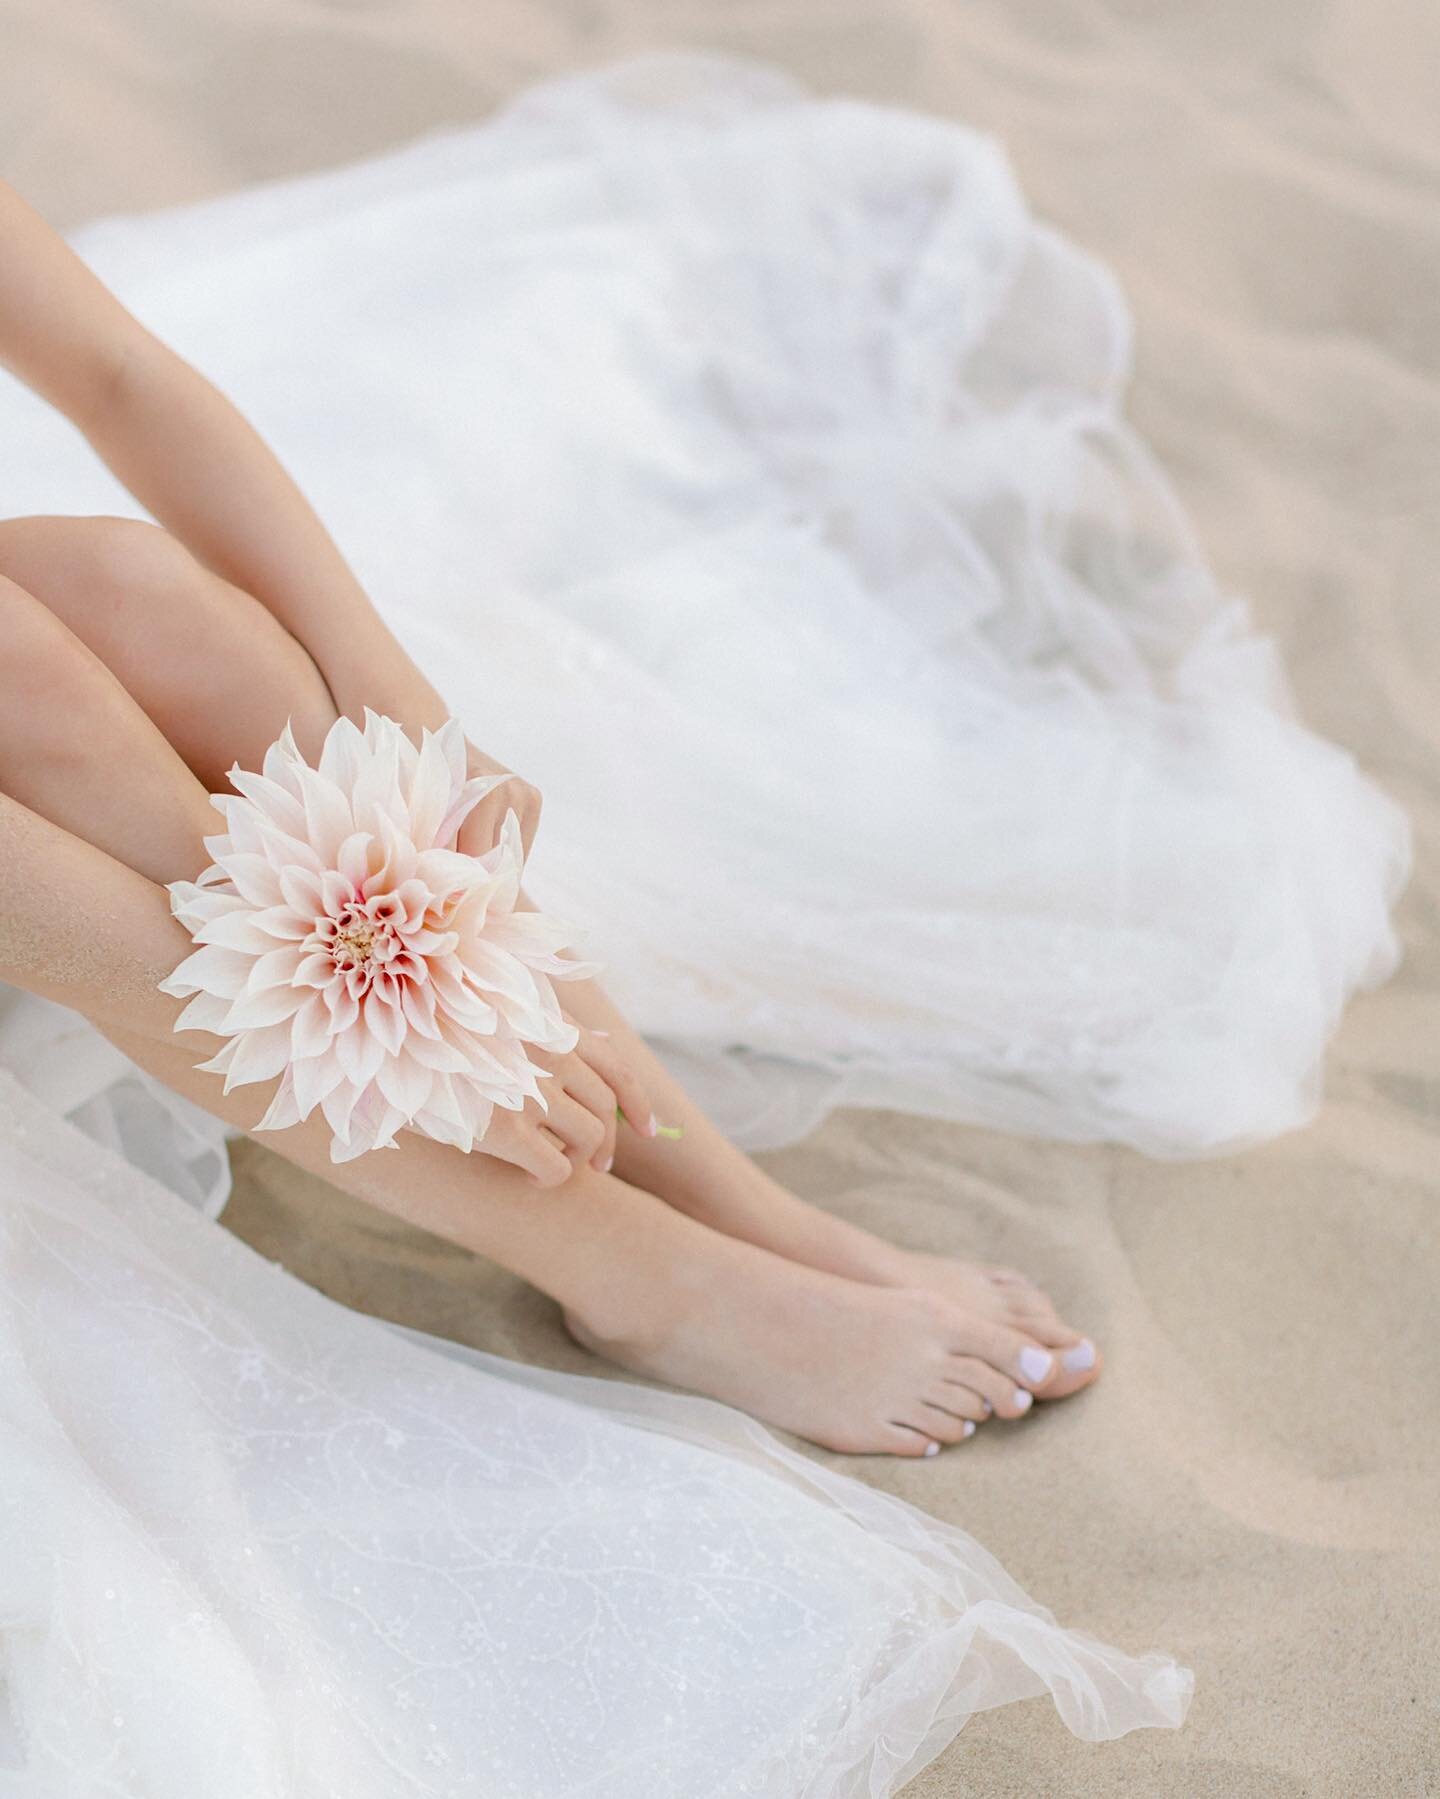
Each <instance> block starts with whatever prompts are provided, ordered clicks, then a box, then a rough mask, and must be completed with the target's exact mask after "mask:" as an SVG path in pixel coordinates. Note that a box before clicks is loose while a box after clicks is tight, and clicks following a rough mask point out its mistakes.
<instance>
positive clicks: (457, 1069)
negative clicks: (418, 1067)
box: [405, 1036, 470, 1074]
mask: <svg viewBox="0 0 1440 1799" xmlns="http://www.w3.org/2000/svg"><path fill="white" fill-rule="evenodd" d="M405 1048H406V1051H407V1052H408V1053H409V1054H410V1055H412V1056H414V1058H415V1060H416V1061H417V1062H419V1063H422V1064H423V1065H424V1066H425V1067H426V1068H433V1069H434V1070H435V1072H436V1073H437V1074H463V1073H464V1072H465V1071H466V1069H468V1068H469V1066H470V1062H469V1060H468V1058H467V1057H466V1055H465V1053H464V1051H463V1050H458V1049H456V1048H455V1046H454V1044H452V1043H447V1042H445V1040H444V1038H443V1037H420V1036H412V1037H407V1038H406V1040H405Z"/></svg>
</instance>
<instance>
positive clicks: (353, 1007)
mask: <svg viewBox="0 0 1440 1799" xmlns="http://www.w3.org/2000/svg"><path fill="white" fill-rule="evenodd" d="M323 997H324V1000H325V1004H326V1007H327V1008H328V1009H329V1013H330V1030H331V1033H332V1035H337V1036H338V1034H339V1033H340V1032H341V1031H349V1030H353V1029H354V1027H355V1023H356V1021H357V1020H358V1018H359V1017H360V1002H359V1000H358V999H356V998H355V996H354V994H353V993H349V992H347V991H346V989H345V988H344V987H341V986H337V985H336V984H335V983H334V982H333V981H332V982H331V984H330V985H329V986H328V987H327V988H326V989H325V992H324V995H323Z"/></svg>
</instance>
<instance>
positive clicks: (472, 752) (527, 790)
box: [456, 738, 541, 861]
mask: <svg viewBox="0 0 1440 1799" xmlns="http://www.w3.org/2000/svg"><path fill="white" fill-rule="evenodd" d="M465 748H466V751H467V753H468V759H469V768H470V774H471V775H472V777H473V776H475V775H508V776H509V779H508V780H505V781H502V782H501V783H500V785H499V786H498V787H495V788H493V789H492V790H491V791H490V792H489V793H487V794H486V795H485V797H484V799H483V800H481V801H480V802H479V804H478V805H477V806H476V807H475V808H474V810H473V811H472V812H471V813H470V815H469V817H468V818H467V819H466V820H465V822H464V824H462V825H461V827H460V836H459V840H458V842H457V844H456V848H457V849H458V850H460V852H461V853H462V854H463V855H467V856H483V855H484V854H485V852H486V850H489V849H493V848H494V847H495V845H496V843H498V842H499V840H500V827H501V825H503V824H504V822H505V814H506V813H507V812H513V813H514V814H515V816H516V818H517V819H518V820H519V821H520V841H521V842H522V843H523V844H524V846H525V859H526V860H527V861H528V860H529V858H530V846H531V844H532V843H533V842H534V841H535V833H536V831H537V830H538V829H539V828H540V805H541V800H540V789H539V788H538V787H532V786H531V785H530V783H529V782H528V781H525V780H522V779H521V778H520V776H519V775H517V774H515V773H514V772H513V771H512V770H511V769H508V768H506V766H505V764H504V763H503V762H497V761H495V759H494V757H492V756H486V755H484V754H483V753H482V752H481V751H480V750H477V749H476V748H475V745H474V744H473V743H471V742H470V741H469V740H468V738H467V740H466V743H465Z"/></svg>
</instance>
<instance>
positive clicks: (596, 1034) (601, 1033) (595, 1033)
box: [590, 1031, 610, 1037]
mask: <svg viewBox="0 0 1440 1799" xmlns="http://www.w3.org/2000/svg"><path fill="white" fill-rule="evenodd" d="M590 1035H591V1036H592V1037H608V1036H609V1035H610V1033H609V1031H591V1033H590Z"/></svg>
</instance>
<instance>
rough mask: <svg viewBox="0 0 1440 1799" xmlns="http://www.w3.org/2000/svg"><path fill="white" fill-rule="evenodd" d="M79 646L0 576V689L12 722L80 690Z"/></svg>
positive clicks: (84, 656) (85, 658) (85, 659)
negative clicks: (23, 713) (17, 716)
mask: <svg viewBox="0 0 1440 1799" xmlns="http://www.w3.org/2000/svg"><path fill="white" fill-rule="evenodd" d="M87 663H93V658H92V657H90V656H89V654H88V652H87V651H86V649H85V646H84V644H83V643H81V642H80V640H79V639H78V638H77V637H76V636H75V634H74V632H73V631H70V630H68V629H67V628H66V626H65V625H64V624H63V623H62V621H61V620H60V619H58V618H57V617H56V616H55V614H54V613H53V612H52V611H51V610H50V608H49V607H48V606H46V605H44V604H43V603H42V602H41V601H40V600H38V599H36V597H35V595H34V594H33V593H31V592H30V590H29V589H28V588H26V587H22V586H21V585H20V583H19V582H18V581H14V580H12V579H11V578H10V577H9V576H8V575H3V574H0V687H3V691H4V698H5V706H6V710H7V712H9V713H10V715H11V716H12V717H14V716H16V715H17V714H18V713H19V712H22V711H23V712H26V713H30V712H38V713H43V712H44V711H45V710H46V709H47V708H48V707H50V706H52V705H53V704H54V703H55V702H56V701H57V700H60V699H63V698H64V697H65V695H66V694H67V693H68V692H69V691H70V690H71V689H73V688H74V687H76V686H77V685H79V684H80V683H81V682H82V681H83V679H84V675H85V672H86V665H87Z"/></svg>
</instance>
